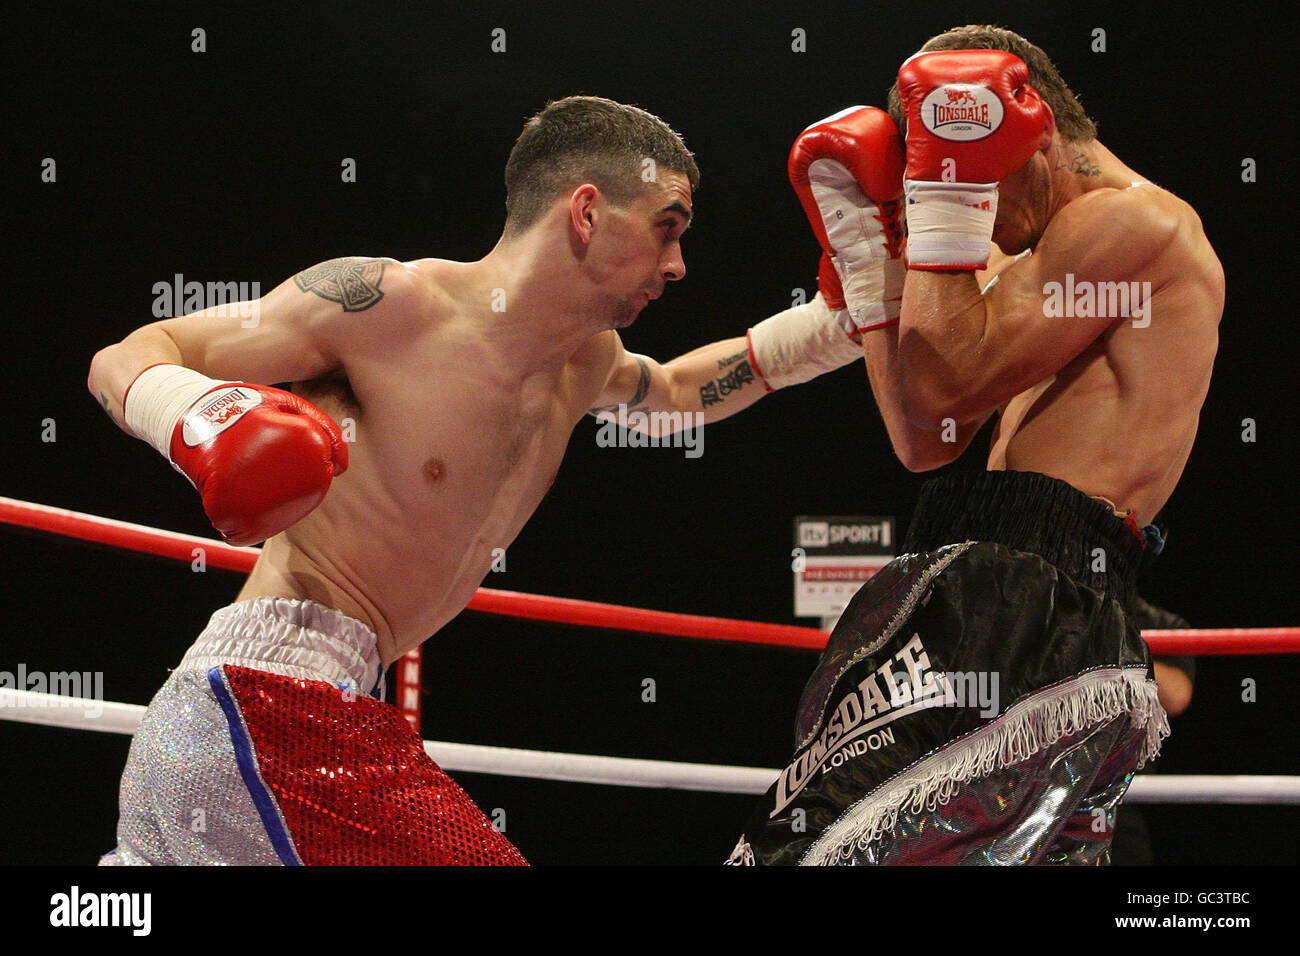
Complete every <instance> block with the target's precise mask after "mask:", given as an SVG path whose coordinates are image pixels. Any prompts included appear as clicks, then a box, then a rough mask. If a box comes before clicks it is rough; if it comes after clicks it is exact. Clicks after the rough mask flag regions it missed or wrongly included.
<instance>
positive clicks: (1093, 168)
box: [1056, 153, 1101, 176]
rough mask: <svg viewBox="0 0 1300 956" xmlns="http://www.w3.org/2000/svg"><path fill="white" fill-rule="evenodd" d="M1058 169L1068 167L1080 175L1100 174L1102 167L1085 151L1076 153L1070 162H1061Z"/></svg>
mask: <svg viewBox="0 0 1300 956" xmlns="http://www.w3.org/2000/svg"><path fill="white" fill-rule="evenodd" d="M1056 168H1057V169H1068V170H1069V171H1070V172H1072V173H1077V174H1078V175H1080V176H1100V175H1101V167H1100V166H1098V165H1097V164H1096V163H1094V162H1093V161H1092V160H1091V159H1089V158H1088V157H1087V155H1086V154H1085V153H1075V154H1074V158H1073V159H1071V160H1070V161H1069V162H1064V163H1061V165H1059V166H1057V167H1056Z"/></svg>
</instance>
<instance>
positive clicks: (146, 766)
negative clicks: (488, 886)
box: [100, 598, 525, 865]
mask: <svg viewBox="0 0 1300 956" xmlns="http://www.w3.org/2000/svg"><path fill="white" fill-rule="evenodd" d="M380 680H381V667H380V659H379V655H378V652H377V651H376V640H375V634H374V632H373V631H371V630H370V629H369V628H367V627H366V626H365V625H363V624H362V623H361V622H359V621H356V620H354V619H353V618H350V617H348V616H346V615H344V614H342V613H340V612H338V611H335V610H332V609H331V608H327V607H325V606H323V605H320V604H317V603H315V602H312V601H295V600H289V599H286V598H256V599H254V600H251V601H244V602H241V603H238V604H234V605H231V606H230V607H226V608H222V609H221V610H219V611H217V612H216V613H215V614H213V615H212V619H211V621H210V622H209V624H208V626H207V628H206V629H205V630H204V631H203V633H202V634H201V635H200V636H199V639H198V641H197V643H195V645H194V646H193V647H191V648H190V650H189V651H188V652H187V653H186V655H185V657H184V659H183V660H182V661H181V665H180V667H178V668H177V669H176V670H175V671H174V672H172V674H171V676H170V677H169V678H168V680H167V682H166V683H165V684H164V685H163V687H162V689H161V690H160V691H159V692H158V694H157V695H156V696H155V697H154V699H153V701H152V703H150V705H149V708H148V710H147V711H146V712H145V715H144V718H143V721H142V722H141V724H140V728H139V730H138V731H137V732H136V734H135V738H134V739H133V740H132V742H131V751H130V756H129V757H128V758H127V765H126V770H125V772H124V773H123V775H122V786H121V793H120V808H119V809H120V814H119V820H118V826H117V849H116V850H114V851H112V852H110V853H108V854H106V855H105V856H104V857H103V858H102V859H101V860H100V862H101V863H102V864H110V865H111V864H154V865H160V864H242V865H256V864H264V865H275V864H285V865H339V864H364V865H383V864H417V865H439V864H524V863H525V861H524V858H523V856H522V855H520V853H519V851H518V850H517V849H515V847H514V846H513V845H512V844H511V843H510V841H508V840H507V839H506V838H505V837H504V836H503V835H502V834H501V833H500V832H498V831H497V830H496V829H495V828H494V827H493V826H492V823H491V822H490V821H489V820H488V819H487V817H486V816H484V814H483V812H482V811H481V810H479V808H478V807H477V806H475V805H474V803H473V801H471V800H470V798H469V797H468V796H467V795H466V794H465V792H464V791H463V790H461V788H460V787H459V786H457V785H456V783H455V782H454V781H452V780H451V778H450V777H448V776H447V774H446V773H444V772H443V771H442V769H441V768H439V767H438V765H437V764H435V763H434V762H433V761H432V760H431V759H430V758H429V757H428V755H426V754H425V752H424V748H423V744H422V741H421V740H420V737H419V734H417V733H416V732H415V731H414V730H413V729H412V728H411V727H410V726H409V725H408V724H407V722H406V720H405V718H403V717H402V715H401V713H400V712H399V711H398V710H397V709H396V708H394V707H392V706H389V705H388V704H385V703H383V702H382V701H379V700H376V699H374V698H373V696H370V695H372V694H375V693H377V692H378V689H379V685H380Z"/></svg>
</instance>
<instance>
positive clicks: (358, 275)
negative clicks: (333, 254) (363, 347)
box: [293, 257, 388, 312]
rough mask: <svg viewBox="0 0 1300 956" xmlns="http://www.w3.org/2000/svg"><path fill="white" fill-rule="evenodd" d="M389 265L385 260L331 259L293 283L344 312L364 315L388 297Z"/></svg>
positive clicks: (304, 272)
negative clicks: (386, 271)
mask: <svg viewBox="0 0 1300 956" xmlns="http://www.w3.org/2000/svg"><path fill="white" fill-rule="evenodd" d="M387 264H388V263H387V262H385V261H384V260H383V259H362V258H359V257H348V258H345V259H331V260H330V261H329V262H322V263H321V264H320V265H318V266H312V267H311V268H310V269H305V270H304V271H302V272H300V273H298V274H297V275H296V276H294V277H293V281H294V284H295V285H297V286H298V288H299V289H301V290H302V291H303V292H310V293H312V294H313V295H318V296H320V297H321V298H322V299H328V300H329V301H330V302H337V303H339V304H340V305H342V306H343V311H344V312H364V311H365V310H366V309H368V308H370V307H371V306H372V305H374V304H375V303H376V302H378V301H379V300H380V299H382V298H383V297H384V293H383V290H382V289H381V288H380V285H381V284H382V283H383V281H384V267H385V266H386V265H387Z"/></svg>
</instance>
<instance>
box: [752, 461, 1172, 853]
mask: <svg viewBox="0 0 1300 956" xmlns="http://www.w3.org/2000/svg"><path fill="white" fill-rule="evenodd" d="M1143 547H1144V545H1143V541H1142V538H1141V536H1140V533H1137V532H1135V531H1134V530H1133V529H1131V528H1130V527H1129V526H1128V525H1126V523H1125V522H1124V521H1123V520H1121V519H1120V518H1118V517H1116V516H1115V515H1114V514H1113V513H1112V511H1111V510H1110V509H1109V508H1106V507H1104V506H1103V505H1100V504H1098V502H1097V501H1095V500H1093V499H1092V498H1089V497H1088V496H1087V495H1085V494H1083V493H1082V492H1081V491H1079V490H1077V489H1076V488H1074V487H1072V486H1071V485H1068V484H1066V483H1065V482H1063V481H1058V480H1057V479H1055V478H1050V477H1048V476H1046V475H1040V474H1036V473H1032V472H1007V471H1001V472H976V473H966V474H953V475H946V476H943V477H940V478H937V479H934V480H932V481H930V482H928V483H927V484H926V486H925V488H924V489H923V491H922V494H921V498H920V501H919V502H918V505H917V509H916V513H915V516H914V517H913V520H912V523H911V526H910V528H909V530H908V536H907V540H906V541H905V542H904V548H903V550H904V552H905V553H903V554H902V555H900V556H899V557H898V558H896V559H895V560H894V561H892V562H891V563H890V564H889V565H888V566H886V567H885V568H883V569H882V570H881V571H880V572H879V573H877V574H876V575H875V576H874V577H873V578H872V579H871V580H870V581H868V582H867V584H866V585H864V586H863V588H862V590H860V591H859V592H858V593H857V594H856V595H855V596H854V598H853V600H852V601H851V602H850V603H849V606H848V607H847V608H846V609H845V611H844V614H843V616H842V617H841V618H840V621H839V623H838V624H837V625H836V627H835V629H834V631H833V632H832V634H831V637H830V640H829V642H828V644H827V646H826V650H825V651H824V652H823V654H822V657H821V660H820V662H819V663H818V665H817V669H816V671H814V673H813V675H812V677H811V679H810V680H809V681H808V684H807V686H806V687H805V689H804V692H803V696H802V698H801V699H800V702H799V711H798V715H797V719H796V726H795V752H794V756H793V758H792V759H791V760H790V762H789V764H788V765H787V766H786V767H785V768H784V769H783V770H782V771H781V773H780V776H779V777H778V778H777V780H776V782H775V783H774V784H773V785H772V787H771V788H770V789H769V790H768V791H767V794H766V796H765V797H764V798H763V800H762V802H761V805H760V806H759V808H758V809H757V810H756V811H755V813H754V815H753V816H752V817H751V819H750V821H749V823H748V825H747V826H746V828H745V831H744V834H743V835H742V837H741V839H740V842H739V844H738V845H737V847H736V849H735V851H734V852H733V853H732V856H731V858H730V859H729V860H728V862H729V863H733V864H759V865H771V864H803V865H817V864H859V865H861V864H903V865H906V864H974V865H997V864H1037V863H1079V864H1097V863H1105V862H1108V859H1109V847H1110V836H1111V828H1112V826H1113V821H1114V811H1115V808H1116V807H1117V806H1118V804H1119V802H1120V800H1121V799H1122V798H1123V795H1124V793H1125V791H1126V790H1127V789H1128V784H1129V781H1130V780H1131V778H1132V774H1133V771H1134V770H1135V769H1137V768H1139V767H1141V766H1142V765H1143V764H1144V763H1145V762H1146V761H1148V760H1150V759H1152V758H1154V757H1155V756H1156V754H1158V753H1159V749H1160V743H1161V740H1162V739H1163V738H1164V737H1165V736H1168V734H1169V724H1168V721H1167V719H1166V718H1165V714H1164V710H1163V709H1162V708H1161V707H1160V704H1159V701H1158V700H1157V698H1156V685H1155V681H1154V680H1153V679H1152V676H1151V666H1150V654H1149V651H1148V649H1147V646H1146V643H1145V642H1144V641H1143V640H1142V637H1141V635H1140V633H1139V632H1138V629H1137V627H1136V624H1135V622H1134V619H1133V617H1132V611H1131V608H1132V603H1133V600H1134V595H1135V592H1134V580H1133V579H1134V573H1135V571H1136V568H1137V564H1138V561H1139V559H1140V557H1141V555H1142V550H1143Z"/></svg>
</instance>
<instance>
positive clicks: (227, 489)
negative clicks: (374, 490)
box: [170, 384, 348, 545]
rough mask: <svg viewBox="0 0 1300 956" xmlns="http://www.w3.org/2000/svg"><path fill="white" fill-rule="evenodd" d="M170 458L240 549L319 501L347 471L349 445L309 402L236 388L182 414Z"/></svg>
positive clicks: (277, 393) (283, 526)
mask: <svg viewBox="0 0 1300 956" xmlns="http://www.w3.org/2000/svg"><path fill="white" fill-rule="evenodd" d="M170 457H171V460H172V463H173V464H174V465H175V466H176V467H177V469H178V470H180V471H181V472H182V473H183V474H184V475H185V477H187V478H189V479H190V481H191V482H192V483H193V485H194V487H195V489H197V490H198V492H199V494H200V495H201V496H202V497H203V510H204V511H206V512H207V515H208V518H209V519H210V520H211V521H212V526H213V527H214V528H216V529H217V530H218V531H220V532H221V537H222V538H224V539H225V540H226V541H227V542H229V543H230V544H234V545H244V544H254V543H256V542H258V541H265V540H266V539H267V538H269V537H271V536H272V535H274V534H278V533H279V532H281V531H283V530H284V529H286V528H288V527H289V526H290V525H293V524H294V523H296V522H297V521H298V520H299V519H301V518H304V517H306V516H307V515H308V514H310V513H311V512H312V511H313V510H314V509H315V508H316V506H317V505H319V504H320V503H321V502H322V501H323V500H325V494H326V492H328V491H329V487H330V482H331V480H333V478H334V476H335V475H340V474H342V473H343V472H344V471H345V470H346V469H347V467H348V446H347V445H346V444H345V443H344V441H343V433H342V432H341V431H340V430H339V426H338V425H337V424H336V423H335V422H334V420H333V419H332V418H330V417H329V416H328V415H326V414H325V413H324V412H322V411H321V410H320V409H319V408H317V407H316V406H315V405H313V404H311V402H307V401H304V400H303V399H301V398H299V397H298V396H297V395H294V394H292V393H290V392H285V391H281V390H280V389H278V388H266V387H264V386H259V385H244V384H236V385H223V386H221V387H220V388H217V389H214V390H213V391H210V392H207V393H206V394H204V395H203V396H202V397H200V399H199V400H198V401H197V402H195V403H194V405H193V406H191V407H190V409H189V410H188V411H187V412H186V413H185V414H184V415H183V416H181V420H180V421H179V422H177V423H176V428H175V430H174V431H173V432H172V440H171V455H170Z"/></svg>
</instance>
